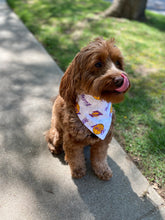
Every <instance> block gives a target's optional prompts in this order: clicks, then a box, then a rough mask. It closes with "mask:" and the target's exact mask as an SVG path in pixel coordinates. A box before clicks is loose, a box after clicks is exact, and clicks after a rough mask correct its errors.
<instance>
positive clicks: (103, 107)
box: [76, 94, 112, 140]
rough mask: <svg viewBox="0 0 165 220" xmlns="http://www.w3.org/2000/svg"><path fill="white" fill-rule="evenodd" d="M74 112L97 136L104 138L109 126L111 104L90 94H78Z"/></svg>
mask: <svg viewBox="0 0 165 220" xmlns="http://www.w3.org/2000/svg"><path fill="white" fill-rule="evenodd" d="M76 114H77V116H78V117H79V119H80V120H81V122H82V123H83V124H84V125H85V126H86V127H87V128H88V129H89V130H90V131H91V132H92V133H94V134H95V135H96V136H97V137H99V138H100V139H101V140H104V139H105V137H106V135H107V133H108V131H109V129H110V126H111V121H112V104H111V102H109V103H108V102H106V101H104V100H100V98H99V97H93V96H91V95H84V94H81V95H78V97H77V104H76Z"/></svg>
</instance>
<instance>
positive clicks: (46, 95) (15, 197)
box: [0, 0, 165, 220]
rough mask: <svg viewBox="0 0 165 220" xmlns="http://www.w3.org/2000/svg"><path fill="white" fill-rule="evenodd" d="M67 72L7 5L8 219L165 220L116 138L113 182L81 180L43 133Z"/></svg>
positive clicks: (0, 12) (0, 62) (3, 67)
mask: <svg viewBox="0 0 165 220" xmlns="http://www.w3.org/2000/svg"><path fill="white" fill-rule="evenodd" d="M61 76H62V71H61V70H60V69H59V68H58V66H57V65H56V63H55V62H54V61H53V60H52V58H51V57H50V56H49V55H48V53H47V52H46V51H45V49H43V47H42V46H41V45H40V44H39V43H38V42H37V40H36V39H35V38H34V37H33V35H32V34H31V33H30V32H29V31H28V30H27V28H26V27H25V26H24V25H23V24H22V22H21V21H20V20H19V19H18V18H17V16H16V15H15V14H14V13H13V12H12V11H11V10H10V9H9V8H8V6H7V5H6V4H5V3H3V2H2V0H1V2H0V79H1V86H0V103H1V105H0V146H1V154H0V171H1V174H0V219H2V220H22V219H23V220H67V219H68V220H85V219H86V220H94V219H96V220H162V219H165V208H164V205H165V204H164V201H163V199H162V198H161V197H160V196H159V195H158V194H157V193H156V192H155V191H154V190H153V188H152V187H151V186H150V185H149V183H148V182H147V180H146V179H145V177H144V176H142V174H141V173H140V171H139V170H138V169H137V168H136V167H135V165H134V164H133V163H132V162H131V161H130V159H129V157H128V156H127V155H126V153H125V152H124V151H123V150H122V148H121V147H120V145H119V144H118V143H117V142H116V140H115V139H113V141H112V143H111V145H110V148H109V151H108V163H109V164H110V166H111V168H112V170H113V174H114V175H113V178H112V179H111V181H109V182H104V181H100V180H98V179H97V177H95V175H94V174H93V172H92V171H91V167H90V162H89V149H88V148H87V149H86V161H87V166H88V169H87V175H86V176H85V177H84V178H82V179H80V180H73V179H72V178H71V176H70V170H69V166H67V165H65V163H64V159H63V155H61V156H60V157H52V155H51V154H50V153H49V151H48V150H47V146H46V142H45V140H44V137H43V135H42V134H43V132H44V131H45V130H46V129H47V128H48V127H49V125H50V118H51V103H50V101H49V99H50V97H51V96H52V94H53V95H56V94H57V93H58V86H59V82H60V78H61Z"/></svg>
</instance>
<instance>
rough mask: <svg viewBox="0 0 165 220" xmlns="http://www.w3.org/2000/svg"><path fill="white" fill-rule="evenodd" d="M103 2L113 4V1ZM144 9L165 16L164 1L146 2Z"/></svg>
mask: <svg viewBox="0 0 165 220" xmlns="http://www.w3.org/2000/svg"><path fill="white" fill-rule="evenodd" d="M105 1H108V2H113V0H105ZM146 9H148V10H150V11H153V12H156V13H158V14H162V15H165V0H148V1H147V7H146Z"/></svg>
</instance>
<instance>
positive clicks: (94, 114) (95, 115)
mask: <svg viewBox="0 0 165 220" xmlns="http://www.w3.org/2000/svg"><path fill="white" fill-rule="evenodd" d="M89 115H90V116H91V117H98V116H99V115H103V114H102V113H101V112H99V111H93V112H92V114H89Z"/></svg>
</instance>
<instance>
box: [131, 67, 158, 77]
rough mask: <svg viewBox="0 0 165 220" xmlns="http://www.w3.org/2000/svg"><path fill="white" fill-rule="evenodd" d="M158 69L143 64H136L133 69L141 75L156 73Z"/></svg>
mask: <svg viewBox="0 0 165 220" xmlns="http://www.w3.org/2000/svg"><path fill="white" fill-rule="evenodd" d="M158 71H159V70H158V69H156V68H146V67H145V66H144V65H140V66H138V68H136V69H135V72H136V73H138V74H141V75H142V76H148V75H150V74H152V73H156V72H158Z"/></svg>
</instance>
